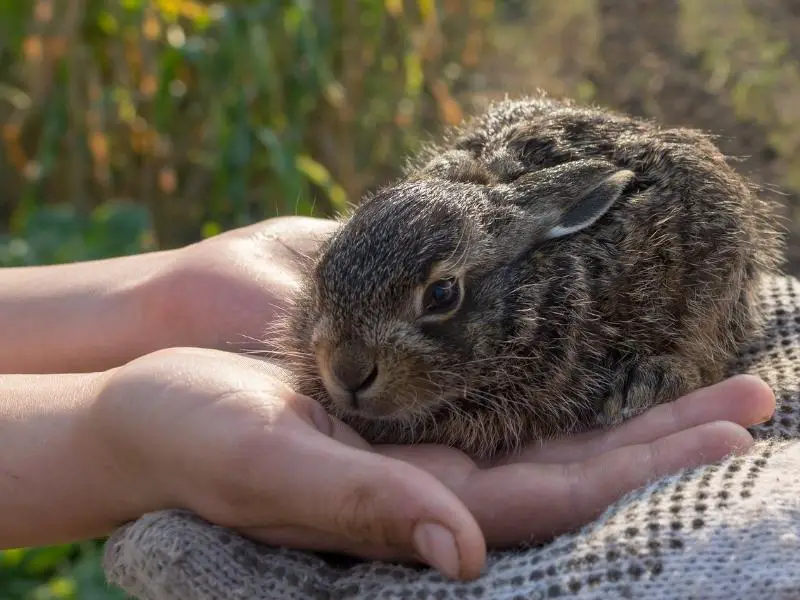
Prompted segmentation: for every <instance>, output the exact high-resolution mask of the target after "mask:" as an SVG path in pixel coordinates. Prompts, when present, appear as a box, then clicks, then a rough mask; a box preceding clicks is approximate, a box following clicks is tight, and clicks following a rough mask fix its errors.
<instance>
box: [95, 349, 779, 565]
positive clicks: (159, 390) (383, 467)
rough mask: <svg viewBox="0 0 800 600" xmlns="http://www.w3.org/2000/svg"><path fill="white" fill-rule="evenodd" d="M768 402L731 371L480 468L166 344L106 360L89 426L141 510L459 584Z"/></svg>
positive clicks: (739, 436)
mask: <svg viewBox="0 0 800 600" xmlns="http://www.w3.org/2000/svg"><path fill="white" fill-rule="evenodd" d="M774 402H775V400H774V396H773V395H772V393H771V391H770V390H769V389H768V388H767V386H766V385H765V384H764V383H763V382H761V381H760V380H757V379H754V378H752V377H736V378H733V379H730V380H728V381H726V382H723V383H721V384H719V385H717V386H714V387H711V388H707V389H704V390H699V391H697V392H695V393H693V394H690V395H688V396H686V397H685V398H682V399H680V400H678V401H676V402H674V403H672V404H670V405H664V406H659V407H656V408H654V409H652V410H650V411H649V412H648V413H646V414H644V415H641V416H639V417H637V418H635V419H632V420H631V421H629V422H627V423H625V424H623V425H622V426H620V427H619V428H617V429H615V430H612V431H608V432H593V433H589V434H585V435H581V436H575V437H573V438H571V439H565V440H561V441H554V442H550V443H548V444H544V445H541V446H538V447H532V448H530V449H529V450H528V451H526V452H525V453H523V454H522V455H521V456H518V457H515V458H510V459H505V460H503V461H497V462H495V463H492V464H481V465H477V464H476V463H475V462H473V461H472V460H470V459H469V458H468V457H467V456H465V455H464V454H463V453H461V452H459V451H457V450H454V449H452V448H447V447H441V446H427V445H424V446H375V447H371V446H370V445H369V444H367V443H366V442H365V441H364V440H363V439H361V438H360V437H359V436H357V435H356V434H355V433H354V432H353V431H352V430H351V429H349V428H348V427H347V426H345V425H344V424H343V423H342V422H340V421H339V420H337V419H335V418H333V417H331V416H329V415H327V413H325V411H324V410H323V409H322V408H321V407H320V406H319V405H318V404H317V403H315V402H314V401H312V400H311V399H309V398H306V397H304V396H300V395H297V394H295V393H294V392H292V390H291V389H290V388H289V387H288V386H287V385H285V384H284V383H283V381H282V379H281V377H280V375H279V373H278V372H277V371H270V365H269V364H268V363H264V362H261V361H256V360H253V359H250V358H247V357H244V356H237V355H233V354H227V353H222V352H218V351H213V350H199V349H174V350H167V351H161V352H157V353H154V354H152V355H148V356H145V357H143V358H140V359H138V360H135V361H133V362H131V363H129V364H128V365H126V366H124V367H122V368H120V369H119V370H117V371H116V372H115V373H114V374H113V375H112V376H111V377H110V378H109V379H108V381H107V383H106V384H105V386H104V389H103V391H102V392H101V393H100V395H99V398H98V400H97V402H95V404H94V408H93V413H92V423H93V431H94V435H95V436H96V437H97V438H98V439H100V440H102V446H101V447H102V448H103V450H102V451H103V452H104V453H105V456H108V457H113V464H114V472H116V473H122V474H125V476H124V477H123V479H124V480H125V481H126V482H127V484H124V487H125V489H129V490H132V492H130V494H134V495H135V496H136V497H135V498H132V501H136V502H137V506H138V507H139V509H138V510H139V513H138V514H141V512H142V511H150V510H158V509H162V508H175V507H180V508H186V509H189V510H192V511H193V512H195V513H197V514H198V515H200V516H201V517H203V518H205V519H206V520H208V521H210V522H213V523H217V524H219V525H222V526H226V527H229V528H231V529H235V530H238V531H240V532H242V533H243V534H245V535H247V536H249V537H252V538H255V539H258V540H261V541H264V542H267V543H269V544H273V545H283V546H289V547H294V548H299V549H304V550H328V551H337V552H344V553H349V554H353V555H357V556H361V557H365V558H375V559H387V560H388V559H397V560H421V561H422V562H426V563H428V564H430V565H431V566H433V567H435V568H437V569H439V570H440V571H441V572H442V573H444V574H445V575H448V576H451V577H457V578H462V579H470V578H474V577H476V576H478V575H479V573H480V571H481V568H482V566H483V564H484V561H485V553H486V546H487V543H488V545H489V546H491V547H509V546H513V545H516V544H519V543H521V542H526V541H542V540H545V539H548V538H550V537H552V536H554V535H557V534H559V533H563V532H565V531H568V530H570V529H573V528H576V527H579V526H581V525H583V524H585V523H586V522H588V521H590V520H591V519H592V518H593V517H595V516H596V515H598V514H599V513H600V512H602V511H603V510H604V509H605V508H606V507H607V506H608V505H609V504H610V503H612V502H613V501H614V500H616V499H617V498H619V497H620V496H621V495H623V494H624V493H626V492H628V491H630V490H633V489H635V488H637V487H639V486H641V485H644V484H646V483H647V482H648V481H650V480H652V479H655V478H658V477H659V476H662V475H665V474H667V473H671V472H674V471H677V470H680V469H681V468H684V467H690V466H695V465H699V464H702V463H708V462H713V461H716V460H718V459H721V458H723V457H724V456H725V455H727V454H729V453H731V452H739V451H743V450H745V449H746V448H747V447H749V445H750V444H751V443H752V438H751V437H750V435H749V434H748V433H747V431H746V430H745V429H744V426H748V425H752V424H755V423H757V422H759V421H762V420H764V419H765V418H767V417H768V416H769V415H770V414H771V412H772V411H773V410H774V406H775V404H774ZM121 485H123V484H121ZM423 523H428V524H433V527H432V528H429V529H427V530H422V529H417V526H418V525H420V524H423ZM420 531H423V532H424V531H427V532H428V533H427V534H424V533H422V534H419V536H417V535H415V533H416V532H420Z"/></svg>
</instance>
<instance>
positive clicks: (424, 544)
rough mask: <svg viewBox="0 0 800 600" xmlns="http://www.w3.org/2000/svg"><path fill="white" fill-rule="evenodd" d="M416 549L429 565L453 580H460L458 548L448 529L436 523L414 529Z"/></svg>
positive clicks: (423, 524)
mask: <svg viewBox="0 0 800 600" xmlns="http://www.w3.org/2000/svg"><path fill="white" fill-rule="evenodd" d="M414 547H415V548H416V550H417V552H418V553H419V555H420V558H422V560H424V561H425V562H427V563H428V564H429V565H431V566H432V567H434V568H435V569H437V570H439V571H441V572H442V573H444V574H445V575H447V576H448V577H450V578H452V579H457V578H458V575H459V571H460V570H461V569H460V565H459V563H458V548H456V540H455V538H454V537H453V534H452V533H450V532H449V531H448V530H447V529H445V528H444V527H442V526H441V525H436V524H435V523H420V524H419V525H417V527H416V529H414Z"/></svg>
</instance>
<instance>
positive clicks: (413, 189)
mask: <svg viewBox="0 0 800 600" xmlns="http://www.w3.org/2000/svg"><path fill="white" fill-rule="evenodd" d="M453 165H454V166H455V168H456V169H457V170H459V172H462V173H469V172H470V166H469V165H466V166H465V165H459V164H458V161H455V162H454V163H453ZM473 175H474V173H473ZM634 178H635V177H634V173H633V172H632V171H629V170H623V169H620V168H618V167H615V166H614V165H613V164H611V163H609V162H606V161H604V160H593V159H592V160H589V159H587V160H579V161H574V162H571V163H566V164H562V165H558V166H555V167H550V168H546V169H541V170H539V171H535V172H530V173H527V174H525V175H523V176H521V177H518V178H517V179H516V180H514V181H511V182H508V183H494V184H489V185H486V184H482V183H475V182H474V178H473V180H470V178H469V177H467V178H466V180H464V179H462V180H459V178H458V177H437V176H435V175H434V176H430V174H429V175H425V176H421V177H419V178H416V179H410V180H405V181H402V182H400V183H398V184H396V185H394V186H391V187H387V188H384V189H382V190H380V191H378V192H377V193H376V194H375V195H373V196H372V197H370V198H367V199H365V201H363V202H362V203H361V204H360V206H359V207H358V208H357V209H356V210H355V211H354V213H353V214H352V215H351V216H350V218H349V219H348V220H347V221H346V222H345V223H343V224H342V225H341V227H340V228H339V229H338V230H337V231H336V232H335V233H334V234H333V235H332V236H331V237H330V238H329V239H328V240H326V242H325V243H324V244H323V245H322V247H321V249H320V251H319V254H318V255H317V256H316V257H315V261H314V264H313V266H312V268H311V269H310V270H309V274H308V277H307V280H306V281H305V282H304V285H303V287H302V291H301V293H300V294H299V295H298V297H297V303H296V306H295V307H294V310H293V311H292V313H291V315H290V322H289V326H288V328H287V329H288V331H290V332H291V335H290V336H289V340H288V343H287V342H284V347H288V348H289V350H288V351H287V353H286V355H287V357H288V358H289V362H290V363H292V371H293V372H294V373H295V374H296V376H297V387H298V391H299V392H301V393H304V394H306V395H310V396H312V397H314V398H316V399H318V400H320V401H321V402H322V403H323V404H324V405H325V406H326V407H327V408H328V409H329V410H331V412H333V413H334V414H336V415H338V416H340V417H343V418H345V420H347V419H348V417H350V418H352V419H360V420H367V421H374V420H378V421H380V422H381V423H383V424H384V425H386V423H389V422H395V423H405V424H407V425H408V426H411V425H412V424H413V422H414V421H415V420H417V419H422V418H427V419H430V418H431V417H436V415H440V414H441V413H442V412H445V411H451V412H456V413H458V412H459V411H463V410H466V407H465V406H464V402H466V398H467V397H468V394H469V393H470V392H472V391H473V390H474V389H475V388H476V387H477V383H478V382H477V381H476V380H475V379H476V378H477V377H480V378H482V381H481V385H482V386H484V387H485V386H486V380H485V378H486V374H487V372H488V373H491V372H492V371H491V361H492V357H493V356H495V355H496V354H497V353H498V352H500V349H501V348H502V346H503V344H504V343H505V342H506V341H507V340H508V338H509V337H511V336H513V335H514V332H515V329H516V327H517V320H518V319H519V318H520V314H517V313H520V312H524V313H525V315H526V318H530V317H531V315H530V311H531V310H532V307H531V306H524V307H520V306H516V305H515V303H514V301H513V296H514V291H515V288H516V287H518V286H519V285H520V284H521V279H520V277H519V276H518V274H517V273H518V271H520V270H522V271H524V270H525V268H526V261H528V260H530V258H529V253H530V252H532V251H534V249H535V248H537V247H539V246H540V245H542V244H544V243H548V242H550V241H551V240H558V239H559V238H562V237H565V236H573V235H576V234H580V233H581V232H583V231H586V230H588V229H589V228H591V226H592V225H593V224H594V223H595V222H596V221H598V219H601V218H602V217H603V215H604V214H605V213H606V212H607V211H608V210H609V209H610V208H611V207H612V206H614V204H615V202H616V201H617V200H618V199H619V198H620V196H621V195H622V194H623V192H625V190H626V189H627V187H628V186H629V184H631V183H632V182H633V180H634ZM487 367H488V369H487Z"/></svg>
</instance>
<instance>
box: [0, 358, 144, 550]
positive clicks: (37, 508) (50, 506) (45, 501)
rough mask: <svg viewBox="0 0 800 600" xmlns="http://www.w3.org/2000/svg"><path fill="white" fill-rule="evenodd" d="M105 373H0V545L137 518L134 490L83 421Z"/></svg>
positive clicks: (77, 534)
mask: <svg viewBox="0 0 800 600" xmlns="http://www.w3.org/2000/svg"><path fill="white" fill-rule="evenodd" d="M105 377H106V376H105V374H86V375H83V374H81V375H2V376H0V514H3V515H4V518H3V519H0V548H12V547H23V546H37V545H48V544H55V543H62V542H68V541H74V540H80V539H89V538H93V537H99V536H103V535H106V534H108V533H110V532H111V531H112V530H113V529H114V527H116V526H117V525H119V524H120V523H122V522H124V521H125V520H127V519H129V518H134V517H136V516H138V512H139V511H138V510H137V506H139V505H138V503H139V502H140V497H139V494H140V490H139V489H137V487H136V486H135V485H133V486H131V485H128V483H129V482H127V481H126V478H125V474H124V473H123V471H122V469H121V468H120V467H119V466H118V465H116V464H115V463H114V462H113V459H112V457H110V456H108V453H107V452H103V448H101V447H99V444H98V443H97V442H96V441H94V440H93V439H92V436H91V435H90V433H88V431H89V430H90V428H89V427H87V426H86V422H87V415H88V414H89V411H90V410H91V405H92V402H93V399H94V398H95V397H96V395H97V393H98V390H99V389H100V388H101V386H102V385H103V383H104V381H105ZM141 510H142V511H144V510H145V507H144V506H142V508H141Z"/></svg>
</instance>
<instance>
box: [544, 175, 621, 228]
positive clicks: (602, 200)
mask: <svg viewBox="0 0 800 600" xmlns="http://www.w3.org/2000/svg"><path fill="white" fill-rule="evenodd" d="M634 177H635V174H634V173H633V171H617V172H615V173H612V174H610V175H608V176H607V177H606V178H605V179H603V180H601V181H600V182H599V183H598V184H597V185H595V186H593V187H589V188H588V189H586V190H584V192H583V193H582V194H581V195H580V196H577V197H575V198H574V199H573V200H572V202H569V203H565V204H566V206H565V207H564V210H563V211H562V212H561V214H560V216H559V218H558V219H557V220H556V223H555V224H554V225H553V226H552V227H550V229H549V230H548V231H547V233H546V235H545V239H553V238H559V237H563V236H565V235H570V234H572V233H575V232H577V231H580V230H581V229H586V228H587V227H589V226H590V225H592V224H593V223H594V222H595V221H597V220H598V219H599V218H600V217H602V216H603V215H604V214H605V213H606V212H607V211H608V209H609V208H611V206H612V205H613V204H614V202H616V201H617V199H618V198H619V197H620V196H621V195H622V192H623V191H624V190H625V188H626V187H627V185H628V184H629V183H630V182H631V181H632V180H633V178H634Z"/></svg>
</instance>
